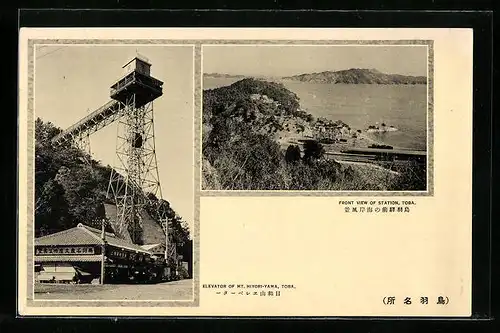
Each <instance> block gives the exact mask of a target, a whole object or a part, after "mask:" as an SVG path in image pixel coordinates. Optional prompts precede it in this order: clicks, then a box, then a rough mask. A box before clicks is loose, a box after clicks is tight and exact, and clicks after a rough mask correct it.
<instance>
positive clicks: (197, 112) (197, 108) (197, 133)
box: [26, 38, 434, 307]
mask: <svg viewBox="0 0 500 333" xmlns="http://www.w3.org/2000/svg"><path fill="white" fill-rule="evenodd" d="M35 44H42V45H50V44H54V45H60V44H68V45H69V44H73V45H80V44H83V45H134V44H136V45H144V44H146V45H150V46H160V45H163V46H175V45H179V46H181V45H184V46H192V47H193V50H194V71H193V72H194V73H193V74H194V78H193V80H194V87H193V88H194V104H193V107H194V112H193V117H194V119H193V126H194V133H193V135H194V138H193V139H194V145H195V146H194V153H195V154H196V156H195V159H194V166H195V169H194V174H193V179H194V203H195V207H194V213H195V221H194V236H193V293H194V299H193V300H192V301H191V300H188V301H169V300H165V301H161V300H154V301H147V300H146V301H143V300H141V301H120V300H117V301H115V300H110V301H99V302H98V303H97V304H96V302H95V301H90V300H89V301H80V300H58V301H57V303H58V305H56V304H54V301H48V300H47V301H43V300H35V299H34V298H33V296H34V295H33V285H34V283H33V235H34V230H33V222H34V215H33V202H34V201H33V197H34V188H33V184H34V163H33V162H34V105H33V96H34V95H33V93H34V46H35ZM231 44H238V45H256V44H259V45H303V46H305V45H325V46H326V45H427V47H428V83H427V87H428V95H427V106H428V108H427V117H428V121H427V140H428V141H427V142H428V146H427V181H428V188H427V191H393V192H387V191H384V192H381V191H211V190H202V189H201V181H200V179H201V177H200V176H201V172H202V170H201V136H202V133H201V115H202V75H203V73H201V67H202V61H201V59H202V47H203V46H204V45H231ZM433 45H434V44H433V40H428V39H412V40H205V39H197V40H188V39H186V40H171V39H152V40H145V39H137V40H132V39H51V38H47V39H44V38H41V39H40V38H39V39H28V54H27V55H28V83H27V84H28V107H27V120H28V124H27V137H28V139H29V140H28V146H27V147H26V148H27V157H28V165H27V168H28V170H29V172H28V174H27V181H28V184H27V188H26V190H27V197H28V202H27V221H26V222H27V223H28V225H27V237H28V242H27V246H28V252H27V260H28V261H27V267H26V268H27V287H28V288H27V295H26V297H27V304H26V305H27V306H28V307H55V306H60V305H61V303H62V304H64V306H66V307H86V306H94V307H111V306H121V307H124V306H125V307H185V306H192V307H197V306H199V274H200V271H199V245H200V244H199V241H200V232H199V230H200V225H199V223H200V197H203V196H254V197H260V196H283V197H290V196H313V197H314V196H318V197H319V196H332V197H341V196H360V197H361V196H381V197H383V196H386V197H389V196H390V197H395V196H433V195H434V127H433V124H434V110H433V108H434V48H433Z"/></svg>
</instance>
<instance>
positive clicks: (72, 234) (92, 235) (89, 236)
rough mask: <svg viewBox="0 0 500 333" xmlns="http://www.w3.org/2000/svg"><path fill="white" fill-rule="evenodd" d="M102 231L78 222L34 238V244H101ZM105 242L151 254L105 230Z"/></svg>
mask: <svg viewBox="0 0 500 333" xmlns="http://www.w3.org/2000/svg"><path fill="white" fill-rule="evenodd" d="M101 235H102V232H101V230H99V229H95V228H92V227H89V226H87V225H84V224H81V223H79V224H78V225H77V226H76V227H73V228H71V229H67V230H64V231H60V232H56V233H53V234H50V235H47V236H43V237H39V238H35V245H49V246H50V245H52V246H58V245H59V246H60V245H103V244H104V243H103V240H102V239H101ZM105 240H106V243H107V244H109V245H112V246H115V247H119V248H122V249H127V250H131V251H136V252H141V253H146V254H151V252H149V251H148V250H146V249H144V248H142V247H141V246H139V245H137V244H133V243H130V242H127V241H126V240H123V239H121V238H118V237H117V236H116V235H115V234H113V233H109V232H106V234H105Z"/></svg>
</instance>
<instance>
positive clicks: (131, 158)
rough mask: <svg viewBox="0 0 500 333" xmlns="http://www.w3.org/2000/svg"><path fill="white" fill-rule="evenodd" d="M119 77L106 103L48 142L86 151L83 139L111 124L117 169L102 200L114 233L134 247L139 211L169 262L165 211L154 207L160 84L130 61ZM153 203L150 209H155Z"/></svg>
mask: <svg viewBox="0 0 500 333" xmlns="http://www.w3.org/2000/svg"><path fill="white" fill-rule="evenodd" d="M123 68H124V69H125V74H124V76H123V77H122V78H121V79H119V80H118V81H117V82H116V83H115V84H113V85H112V86H111V90H110V97H111V101H109V102H108V103H106V104H104V105H103V106H102V107H100V108H98V109H97V110H95V111H94V112H92V113H91V114H89V115H87V116H86V117H84V118H83V119H81V120H80V121H78V122H77V123H75V124H74V125H72V126H70V127H69V128H68V129H66V130H65V131H63V132H62V133H60V134H58V135H57V136H55V137H54V138H53V139H52V142H53V143H55V144H64V143H66V142H69V143H73V144H76V145H77V147H80V148H82V149H83V150H85V151H87V152H88V153H90V150H89V149H90V146H89V140H88V138H89V135H90V134H92V133H95V132H97V131H99V130H100V129H102V128H104V127H106V126H107V125H109V124H111V123H113V122H117V123H118V134H117V144H116V156H117V158H118V165H116V166H114V169H113V170H112V172H111V176H110V181H109V186H108V196H111V197H112V199H114V201H115V204H116V207H117V221H115V223H114V224H113V229H114V230H115V232H116V233H117V234H118V235H120V236H121V237H122V238H124V239H128V240H131V241H133V242H134V243H140V241H141V235H139V234H137V232H136V231H137V230H139V229H140V226H141V216H142V215H143V213H144V210H147V213H149V214H150V215H151V217H153V218H155V219H156V220H157V221H158V223H159V224H160V225H161V226H162V228H163V230H164V232H165V243H166V244H165V245H166V251H165V252H166V253H165V257H166V258H172V259H175V258H176V256H177V254H176V246H175V243H174V242H173V239H172V237H171V235H170V232H169V224H168V218H167V215H166V210H165V209H161V207H159V206H157V205H158V203H159V201H157V200H154V199H153V198H152V196H151V195H154V196H155V197H156V198H157V199H163V196H162V193H161V187H160V181H159V176H158V168H157V161H156V150H155V135H154V118H153V114H154V112H153V101H154V100H155V99H156V98H158V97H160V96H162V94H163V91H162V86H163V82H162V81H160V80H157V79H155V78H154V77H152V76H151V75H150V69H151V64H150V63H149V62H148V60H146V59H144V58H142V57H135V58H134V59H132V60H131V61H129V62H128V63H127V64H126V65H125V66H123ZM155 205H156V206H155Z"/></svg>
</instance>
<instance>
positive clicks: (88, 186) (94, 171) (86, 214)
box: [35, 118, 190, 247]
mask: <svg viewBox="0 0 500 333" xmlns="http://www.w3.org/2000/svg"><path fill="white" fill-rule="evenodd" d="M60 132H61V129H59V128H57V127H55V126H54V125H53V124H52V123H50V122H47V123H44V122H43V121H42V120H41V119H40V118H38V119H37V120H36V122H35V236H37V237H38V236H43V235H46V234H51V233H54V232H58V231H62V230H65V229H68V228H72V227H75V226H76V225H77V224H78V223H83V224H87V225H90V226H93V227H95V228H99V229H100V228H101V221H102V219H104V218H106V216H105V209H104V203H109V204H114V202H113V201H111V200H108V199H107V198H106V191H107V187H108V182H109V178H110V174H111V171H112V169H111V167H109V166H103V165H101V164H100V163H99V162H97V161H95V160H92V159H91V158H90V156H88V155H86V154H85V153H84V152H83V151H81V150H79V149H77V148H75V147H73V146H72V145H69V144H65V145H55V144H52V143H51V141H50V139H51V138H52V137H54V136H55V135H57V134H58V133H60ZM148 195H149V197H150V198H151V199H152V202H153V204H152V205H151V206H148V207H146V209H147V210H148V212H149V213H150V215H151V216H154V215H153V214H154V212H155V210H156V209H160V210H162V211H163V212H164V213H165V214H166V216H167V217H168V219H169V226H170V228H171V230H172V235H173V236H172V237H173V240H174V241H175V242H176V243H177V244H178V246H179V247H182V246H183V245H184V244H185V243H186V242H188V241H189V239H190V235H189V230H188V228H187V226H186V223H185V222H184V221H183V220H182V218H181V217H180V216H179V215H178V214H177V213H176V212H175V211H174V210H173V209H172V207H171V206H170V203H169V202H168V201H166V200H159V199H158V198H156V197H155V196H154V195H153V194H148ZM107 229H108V231H112V232H114V231H115V230H113V229H112V227H111V226H110V225H109V224H108V225H107ZM126 229H127V228H125V230H126ZM129 231H132V230H130V228H129ZM130 234H136V235H138V238H137V239H135V240H133V241H134V242H135V243H137V244H142V243H143V241H144V240H143V239H142V236H141V235H142V230H140V227H139V228H138V230H135V232H134V233H132V232H130Z"/></svg>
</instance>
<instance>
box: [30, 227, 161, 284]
mask: <svg viewBox="0 0 500 333" xmlns="http://www.w3.org/2000/svg"><path fill="white" fill-rule="evenodd" d="M155 245H156V244H155ZM155 247H156V246H155ZM148 248H152V247H148V246H139V245H136V244H133V243H130V242H127V241H125V240H123V239H121V238H118V237H117V236H116V235H115V234H113V233H109V232H102V231H101V230H99V229H95V228H92V227H89V226H87V225H84V224H81V223H80V224H78V225H77V226H76V227H74V228H71V229H67V230H64V231H60V232H56V233H54V234H50V235H46V236H42V237H39V238H36V239H35V253H34V261H35V277H36V280H37V281H39V282H56V283H57V282H59V283H100V284H103V283H120V282H122V283H123V282H129V281H131V280H136V281H137V280H139V281H140V280H145V281H147V280H149V281H151V280H161V279H162V278H163V276H165V275H166V274H167V272H166V268H165V265H164V257H162V256H158V255H155V254H154V253H153V252H152V251H149V250H148ZM102 276H104V279H102Z"/></svg>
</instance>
